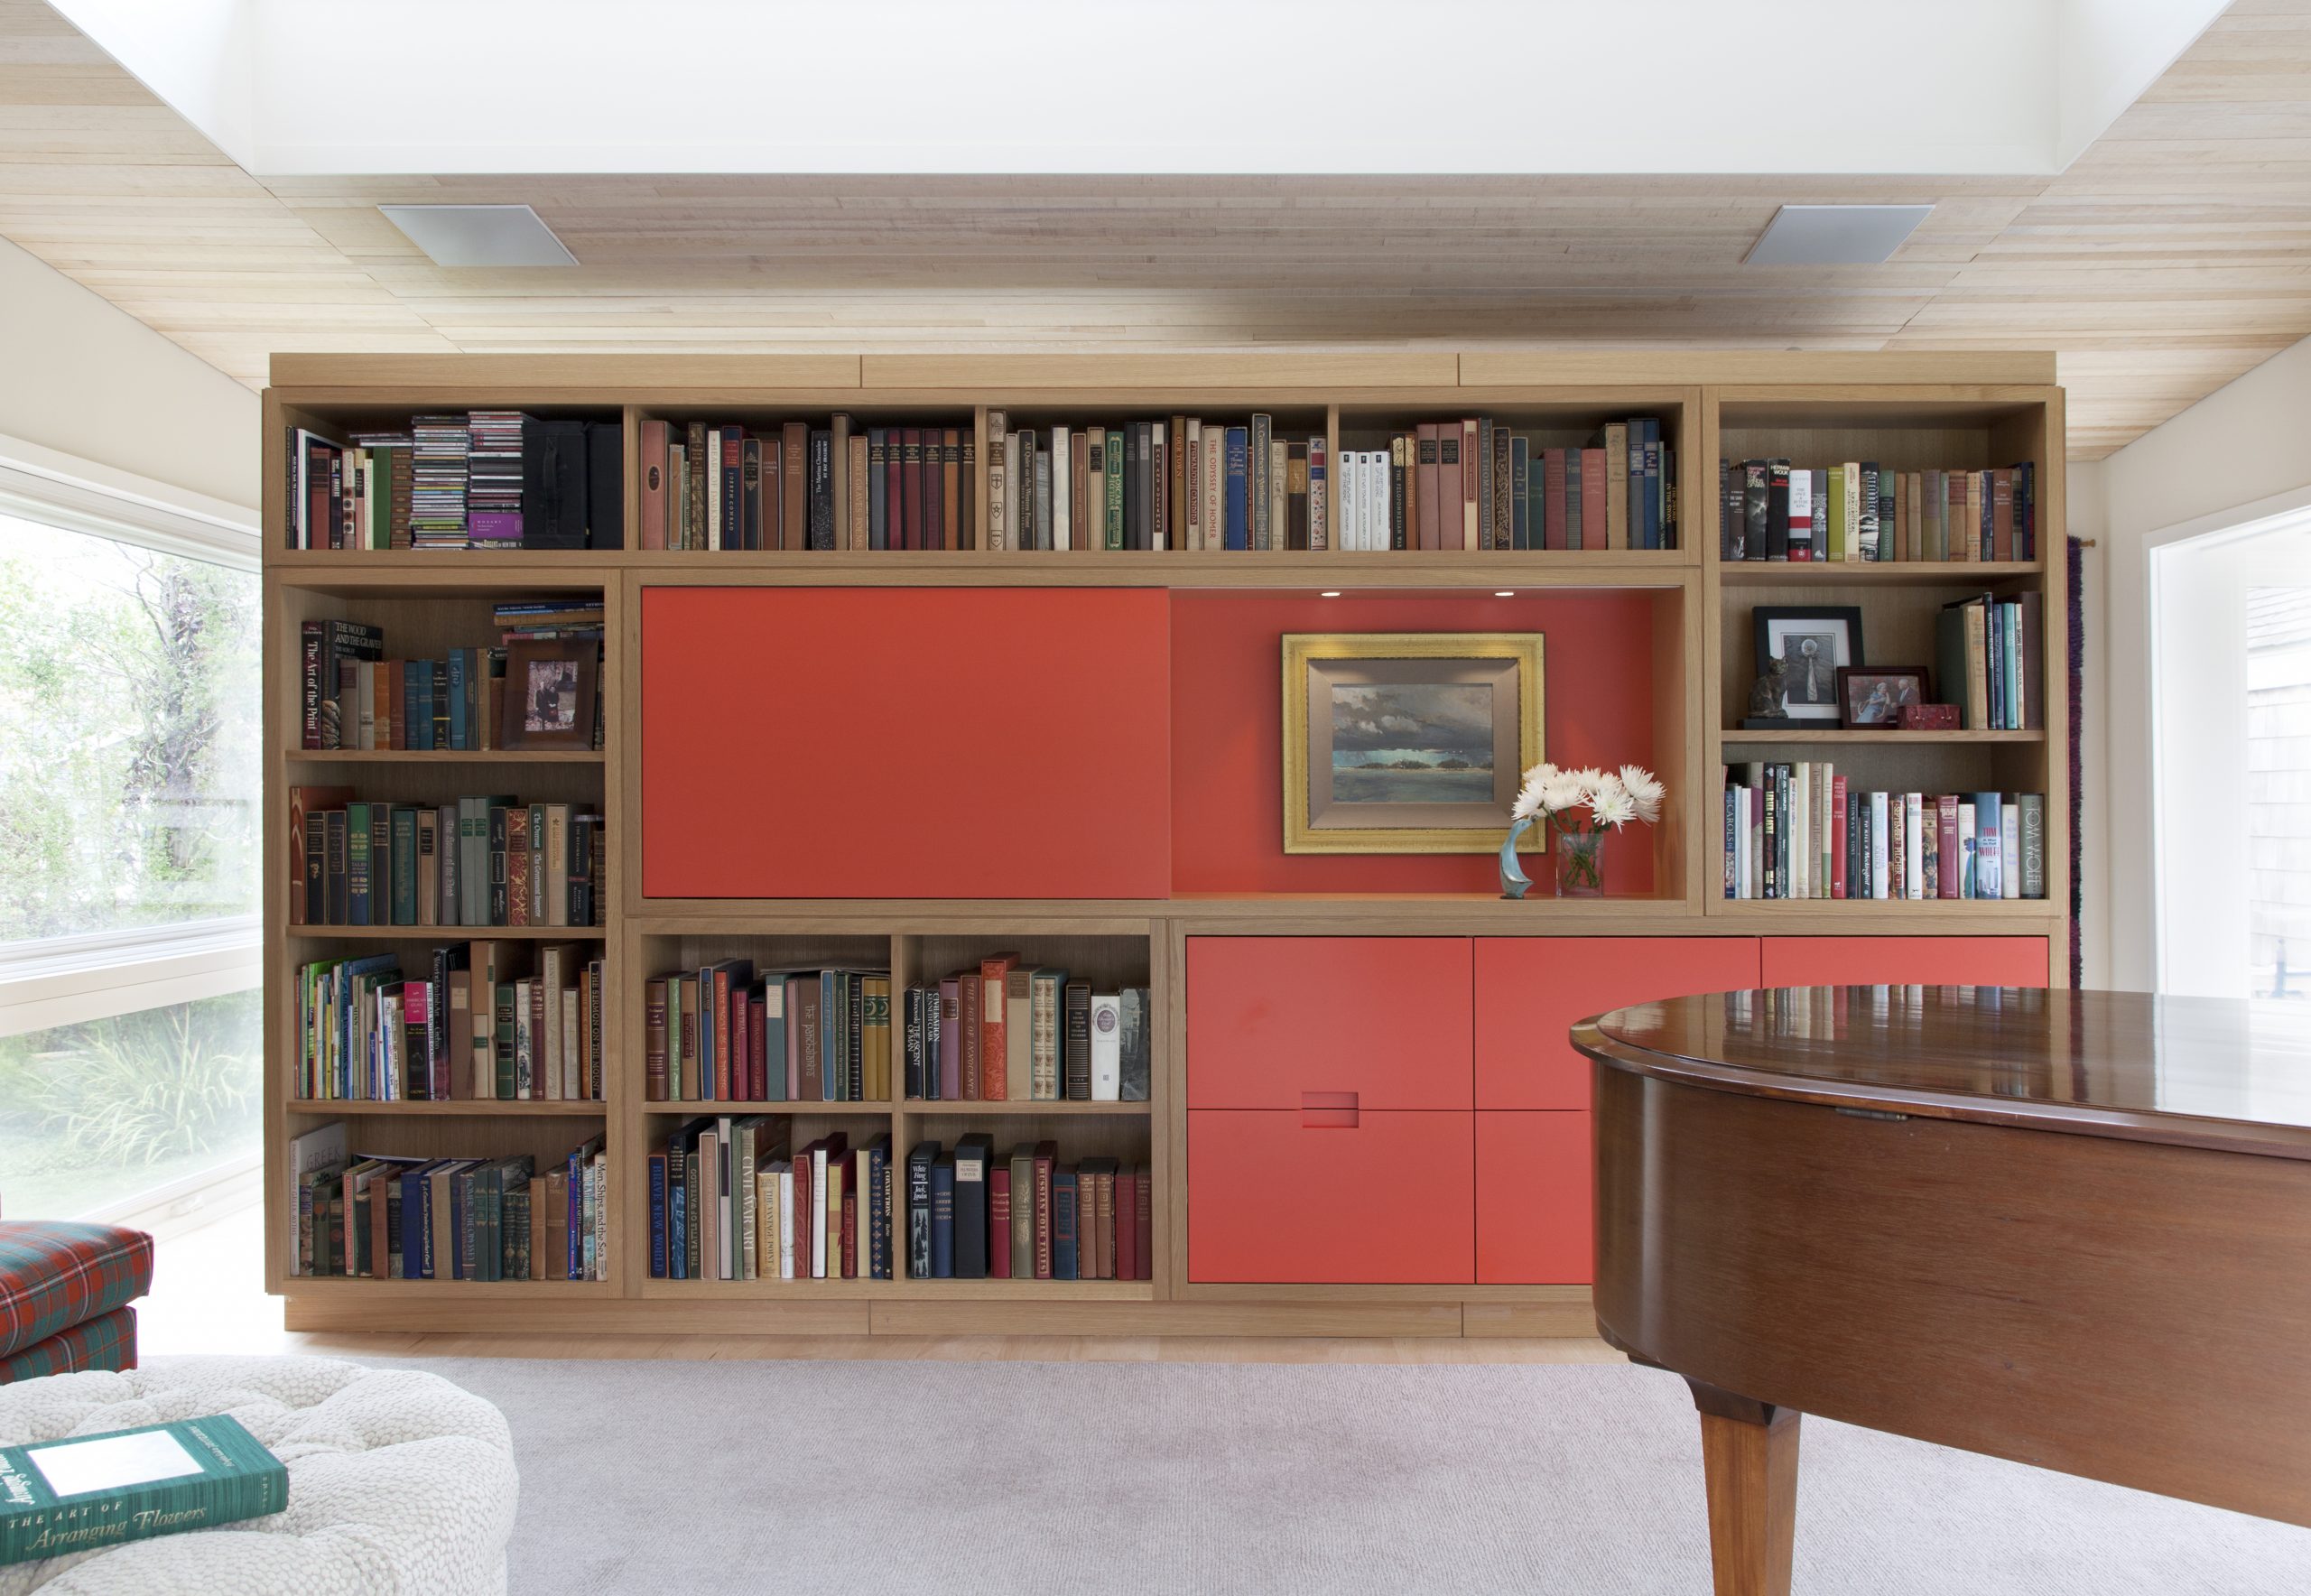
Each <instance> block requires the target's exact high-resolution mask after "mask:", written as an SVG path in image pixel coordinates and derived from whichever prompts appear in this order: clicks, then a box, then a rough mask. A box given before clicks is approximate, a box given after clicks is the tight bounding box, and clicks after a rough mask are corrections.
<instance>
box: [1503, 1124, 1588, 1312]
mask: <svg viewBox="0 0 2311 1596" xmlns="http://www.w3.org/2000/svg"><path fill="white" fill-rule="evenodd" d="M1476 1121H1477V1283H1478V1284H1479V1285H1587V1284H1588V1283H1589V1278H1590V1259H1591V1248H1592V1226H1591V1222H1590V1214H1591V1211H1592V1202H1593V1200H1592V1196H1591V1192H1592V1187H1591V1184H1590V1179H1589V1165H1590V1139H1589V1116H1588V1115H1586V1114H1568V1113H1554V1114H1521V1113H1520V1114H1501V1113H1482V1112H1480V1113H1479V1114H1478V1115H1477V1116H1476Z"/></svg>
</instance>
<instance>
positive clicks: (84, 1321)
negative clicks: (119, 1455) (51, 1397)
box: [0, 1220, 153, 1385]
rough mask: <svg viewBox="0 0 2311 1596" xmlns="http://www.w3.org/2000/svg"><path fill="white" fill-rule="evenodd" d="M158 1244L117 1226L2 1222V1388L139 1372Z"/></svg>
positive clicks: (139, 1233) (0, 1294) (50, 1222)
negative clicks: (82, 1374) (140, 1317)
mask: <svg viewBox="0 0 2311 1596" xmlns="http://www.w3.org/2000/svg"><path fill="white" fill-rule="evenodd" d="M152 1285H153V1239H152V1238H151V1237H150V1236H147V1235H146V1234H144V1231H142V1230H124V1229H119V1228H117V1227H116V1226H113V1225H80V1224H67V1223H62V1222H53V1221H46V1220H28V1221H10V1220H0V1385H6V1384H9V1383H11V1382H13V1381H15V1380H28V1379H32V1378H34V1377H36V1376H39V1375H44V1374H70V1373H71V1372H72V1371H74V1370H75V1369H135V1367H136V1310H135V1309H134V1308H132V1307H130V1306H129V1305H128V1304H130V1303H131V1302H132V1301H134V1300H135V1298H137V1297H141V1296H143V1295H144V1294H145V1292H146V1291H148V1290H150V1289H151V1288H152Z"/></svg>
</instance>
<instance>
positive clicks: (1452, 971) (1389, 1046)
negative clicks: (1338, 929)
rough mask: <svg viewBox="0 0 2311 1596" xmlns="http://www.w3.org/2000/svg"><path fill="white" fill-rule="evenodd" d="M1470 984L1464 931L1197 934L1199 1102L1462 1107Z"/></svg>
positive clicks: (1193, 1072)
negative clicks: (1448, 934)
mask: <svg viewBox="0 0 2311 1596" xmlns="http://www.w3.org/2000/svg"><path fill="white" fill-rule="evenodd" d="M1469 986H1470V976H1469V940H1468V938H1466V937H1411V936H1408V937H1352V936H1334V937H1324V936H1311V937H1234V936H1220V937H1207V936H1199V937H1191V938H1189V939H1188V993H1187V1001H1188V1107H1190V1108H1191V1109H1289V1110H1291V1111H1293V1112H1294V1113H1297V1112H1298V1111H1299V1110H1300V1109H1302V1108H1304V1107H1309V1106H1312V1105H1314V1106H1332V1107H1341V1108H1347V1107H1354V1108H1360V1109H1466V1108H1468V1107H1469V1105H1470V1096H1469V1090H1470V1088H1469V1004H1470V997H1469ZM1310 1094H1319V1096H1320V1097H1321V1099H1322V1100H1323V1101H1322V1102H1321V1103H1318V1101H1317V1099H1314V1098H1312V1097H1311V1095H1310Z"/></svg>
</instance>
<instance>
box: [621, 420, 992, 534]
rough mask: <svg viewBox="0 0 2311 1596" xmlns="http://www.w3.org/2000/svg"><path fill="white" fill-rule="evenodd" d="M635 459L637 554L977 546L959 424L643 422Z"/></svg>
mask: <svg viewBox="0 0 2311 1596" xmlns="http://www.w3.org/2000/svg"><path fill="white" fill-rule="evenodd" d="M640 452H641V462H640V463H641V472H642V479H641V494H640V500H641V513H640V526H639V537H638V539H637V543H638V546H640V547H642V548H645V549H665V550H672V551H675V552H698V553H711V552H719V551H722V550H725V549H729V550H784V551H788V552H798V553H799V552H810V551H818V552H838V551H840V552H866V551H868V550H884V549H969V548H973V547H976V546H978V537H979V534H978V528H977V526H976V521H977V514H978V512H977V508H976V502H977V499H978V496H979V458H978V455H979V446H978V433H977V431H976V430H975V428H973V427H972V426H970V425H968V424H959V425H955V426H921V425H917V426H882V425H861V424H860V423H859V421H858V420H857V419H856V418H854V417H852V416H849V415H848V414H844V413H840V412H838V413H835V414H833V415H831V416H830V417H829V418H828V420H827V424H826V425H824V426H819V425H816V424H814V423H813V422H807V421H791V422H754V423H749V422H736V421H725V422H708V421H692V422H672V421H664V420H648V421H645V422H643V423H642V429H641V438H640ZM988 490H989V492H990V493H993V492H995V491H996V490H997V489H996V482H995V479H994V478H993V476H990V478H989V481H988Z"/></svg>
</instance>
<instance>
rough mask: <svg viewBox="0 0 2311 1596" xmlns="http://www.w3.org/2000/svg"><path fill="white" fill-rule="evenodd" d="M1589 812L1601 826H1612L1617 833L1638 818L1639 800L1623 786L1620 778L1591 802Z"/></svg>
mask: <svg viewBox="0 0 2311 1596" xmlns="http://www.w3.org/2000/svg"><path fill="white" fill-rule="evenodd" d="M1589 812H1590V813H1591V814H1592V815H1594V816H1596V817H1597V823H1598V824H1599V825H1601V826H1610V827H1612V829H1613V830H1616V831H1618V830H1620V829H1621V828H1622V827H1623V826H1625V825H1627V824H1629V821H1633V820H1635V819H1636V818H1637V800H1636V799H1635V798H1634V797H1632V796H1630V794H1629V789H1628V788H1627V787H1624V786H1622V785H1621V784H1620V778H1619V777H1616V778H1614V780H1613V782H1612V784H1611V785H1610V787H1609V788H1606V789H1605V790H1602V791H1601V792H1599V793H1597V794H1596V795H1595V796H1594V797H1592V798H1591V799H1590V800H1589Z"/></svg>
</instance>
